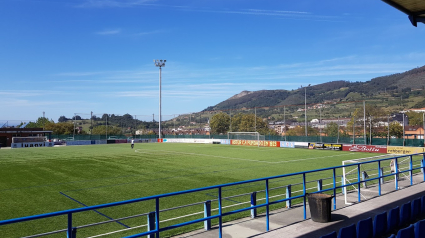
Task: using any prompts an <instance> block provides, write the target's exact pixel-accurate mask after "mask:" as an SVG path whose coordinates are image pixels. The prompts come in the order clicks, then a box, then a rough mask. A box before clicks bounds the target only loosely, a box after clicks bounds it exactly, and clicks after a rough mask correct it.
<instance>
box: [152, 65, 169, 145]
mask: <svg viewBox="0 0 425 238" xmlns="http://www.w3.org/2000/svg"><path fill="white" fill-rule="evenodd" d="M153 62H154V63H155V66H156V67H159V128H158V134H159V139H161V119H162V118H161V69H162V67H165V62H167V60H153Z"/></svg>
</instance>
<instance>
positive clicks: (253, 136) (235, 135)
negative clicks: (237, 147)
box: [227, 132, 265, 146]
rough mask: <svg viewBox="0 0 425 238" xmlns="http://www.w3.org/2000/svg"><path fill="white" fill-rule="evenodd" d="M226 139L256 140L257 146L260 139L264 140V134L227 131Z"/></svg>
mask: <svg viewBox="0 0 425 238" xmlns="http://www.w3.org/2000/svg"><path fill="white" fill-rule="evenodd" d="M227 139H229V140H256V141H257V144H258V146H260V141H262V140H265V136H264V135H260V133H258V132H227Z"/></svg>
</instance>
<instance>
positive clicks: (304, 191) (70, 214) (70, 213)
mask: <svg viewBox="0 0 425 238" xmlns="http://www.w3.org/2000/svg"><path fill="white" fill-rule="evenodd" d="M419 155H422V159H421V164H420V166H418V167H414V166H413V162H412V161H413V159H412V158H413V156H419ZM404 157H410V158H409V160H410V162H409V169H407V170H403V171H399V169H398V159H400V158H404ZM392 159H394V160H395V172H394V173H391V174H387V175H383V174H382V173H381V169H380V168H381V162H382V161H386V160H392ZM424 161H425V153H420V154H412V155H403V156H397V157H392V158H385V159H378V160H372V161H366V162H362V163H357V164H350V165H342V166H336V167H329V168H322V169H316V170H309V171H303V172H297V173H291V174H284V175H278V176H272V177H266V178H259V179H252V180H246V181H240V182H234V183H228V184H221V185H215V186H209V187H203V188H197V189H190V190H185V191H179V192H172V193H166V194H160V195H154V196H148V197H143V198H137V199H131V200H126V201H120V202H113V203H107V204H101V205H95V206H89V207H82V208H76V209H69V210H63V211H58V212H52V213H46V214H40V215H34V216H27V217H20V218H14V219H9V220H3V221H0V226H2V225H6V224H13V223H19V222H24V221H31V220H38V219H43V218H48V217H56V216H62V215H67V217H68V219H67V222H68V224H67V229H66V233H67V237H71V238H73V237H75V236H76V228H75V227H73V221H72V219H73V214H75V213H79V212H84V211H92V210H97V209H101V208H107V207H114V206H120V205H124V204H131V203H136V202H142V201H151V200H155V229H154V230H150V231H146V232H143V233H139V234H135V235H131V236H128V237H141V236H146V235H151V234H155V235H156V237H159V233H160V232H163V231H167V230H171V229H174V228H178V227H183V226H187V225H190V224H194V223H198V222H204V221H211V220H212V219H215V218H218V220H219V222H218V226H219V237H220V238H221V237H222V224H223V220H222V219H223V217H224V216H228V215H232V214H236V213H240V212H244V211H249V210H253V209H257V208H262V207H265V208H266V226H267V231H269V228H270V226H269V223H270V220H269V218H270V213H269V208H270V206H271V205H274V204H278V203H282V202H286V201H292V200H294V199H301V198H302V199H303V210H304V219H307V210H306V197H307V181H306V175H307V174H311V173H317V172H321V171H332V187H331V188H327V189H318V191H316V192H313V193H318V192H328V191H332V192H333V195H334V198H333V202H334V209H336V190H337V189H342V188H344V187H348V186H355V185H357V190H358V201H359V202H360V201H361V197H360V187H361V183H365V182H369V181H374V180H378V188H379V195H381V185H382V181H383V178H385V177H389V176H394V175H396V176H398V174H400V173H406V172H409V173H410V185H412V184H413V171H414V170H419V169H420V170H421V171H422V173H423V172H424ZM368 163H378V166H379V167H378V168H379V169H378V171H379V172H378V176H377V177H373V178H368V179H362V178H361V173H360V165H361V164H368ZM350 166H351V167H352V166H357V170H358V171H357V177H358V179H357V181H356V182H353V183H348V184H341V186H337V175H336V170H337V169H341V168H344V167H350ZM297 175H298V176H299V175H302V183H301V184H302V187H303V189H302V194H301V195H297V196H289V197H286V198H283V199H279V200H275V201H270V200H269V197H270V194H269V190H270V189H269V181H270V180H272V179H277V178H286V177H291V176H297ZM381 179H382V180H381ZM423 180H424V181H425V174H424V177H423ZM254 182H265V185H264V186H265V189H264V191H265V200H266V201H265V203H263V204H259V205H251V206H248V207H244V208H241V209H238V210H233V211H229V212H223V210H222V208H223V203H222V202H223V201H222V200H223V197H222V189H223V188H225V187H230V186H235V185H241V184H248V183H254ZM320 184H321V183H320ZM320 188H321V186H320ZM211 189H217V190H218V199H217V201H218V214H217V215H211V216H206V217H204V218H200V219H194V220H191V221H187V222H183V223H179V224H174V225H170V226H166V227H160V226H159V224H160V216H159V214H160V209H159V207H160V199H161V198H165V197H172V196H176V195H182V194H189V193H194V192H199V191H205V190H211ZM395 189H396V190H397V189H398V180H397V179H396V180H395Z"/></svg>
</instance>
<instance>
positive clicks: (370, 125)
mask: <svg viewBox="0 0 425 238" xmlns="http://www.w3.org/2000/svg"><path fill="white" fill-rule="evenodd" d="M369 127H370V128H369V137H370V141H369V143H370V144H371V145H372V116H370V117H369Z"/></svg>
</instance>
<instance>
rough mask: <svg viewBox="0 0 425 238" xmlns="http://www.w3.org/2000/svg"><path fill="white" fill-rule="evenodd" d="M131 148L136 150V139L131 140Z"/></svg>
mask: <svg viewBox="0 0 425 238" xmlns="http://www.w3.org/2000/svg"><path fill="white" fill-rule="evenodd" d="M131 148H132V149H133V148H134V139H131Z"/></svg>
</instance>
